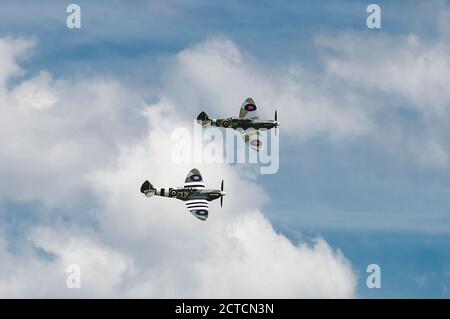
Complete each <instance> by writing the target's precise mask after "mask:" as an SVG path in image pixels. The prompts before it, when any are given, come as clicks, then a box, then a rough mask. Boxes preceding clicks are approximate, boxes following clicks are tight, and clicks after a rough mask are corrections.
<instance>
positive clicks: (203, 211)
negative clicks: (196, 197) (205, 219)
mask: <svg viewBox="0 0 450 319" xmlns="http://www.w3.org/2000/svg"><path fill="white" fill-rule="evenodd" d="M195 213H196V214H197V215H200V216H205V215H206V214H207V213H208V212H207V211H206V210H204V209H201V210H197V211H195Z"/></svg>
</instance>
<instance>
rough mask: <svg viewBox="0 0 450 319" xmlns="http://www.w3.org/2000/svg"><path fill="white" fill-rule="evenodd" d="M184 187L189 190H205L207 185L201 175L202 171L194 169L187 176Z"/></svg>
mask: <svg viewBox="0 0 450 319" xmlns="http://www.w3.org/2000/svg"><path fill="white" fill-rule="evenodd" d="M184 187H185V188H187V187H189V188H205V184H204V183H203V177H202V175H201V174H200V171H199V170H198V169H196V168H193V169H192V170H191V171H190V172H189V173H188V174H187V176H186V179H185V180H184Z"/></svg>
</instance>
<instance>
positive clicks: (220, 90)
mask: <svg viewBox="0 0 450 319" xmlns="http://www.w3.org/2000/svg"><path fill="white" fill-rule="evenodd" d="M327 85H328V84H327V83H326V82H325V81H324V80H323V79H320V78H319V79H318V78H317V76H315V75H313V74H309V73H307V72H305V71H303V70H302V69H301V68H300V67H299V66H295V65H288V66H284V67H283V68H279V67H275V66H274V67H270V66H267V67H261V63H258V61H257V60H255V59H254V58H252V57H251V56H248V55H246V54H245V53H243V52H242V51H241V50H240V49H239V48H237V47H236V45H235V44H234V43H233V42H231V41H229V40H227V39H213V40H211V41H207V42H204V43H201V44H198V45H196V46H194V47H191V48H188V49H186V50H183V51H182V52H181V53H180V54H179V55H178V57H177V59H176V61H175V63H174V65H173V70H172V73H171V77H170V81H169V83H168V85H167V95H170V98H171V99H172V100H173V101H174V104H177V105H178V104H180V105H181V104H182V105H189V106H191V107H190V108H193V109H198V110H200V108H204V110H205V111H207V113H210V114H211V116H212V117H228V116H232V115H234V116H237V114H238V112H239V108H240V104H241V103H242V101H243V100H244V99H245V98H247V97H248V96H251V97H253V98H255V101H256V103H257V104H258V105H259V111H260V112H261V114H262V117H263V118H266V119H272V118H273V116H274V111H275V109H278V116H279V119H280V121H281V122H282V129H283V132H286V133H287V134H289V135H291V136H295V137H300V138H301V139H302V140H303V139H305V138H311V137H314V136H319V135H320V136H322V135H325V136H326V137H329V138H331V139H353V138H354V137H357V136H361V135H364V134H366V133H368V132H370V130H371V128H372V124H371V121H370V120H369V118H368V117H367V115H366V113H365V112H364V110H360V109H358V107H357V106H358V105H357V103H356V102H357V101H355V100H354V97H352V96H350V95H348V96H346V95H345V94H340V93H338V94H333V92H331V93H330V92H328V89H329V87H327ZM323 91H327V93H326V94H323Z"/></svg>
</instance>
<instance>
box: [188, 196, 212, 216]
mask: <svg viewBox="0 0 450 319" xmlns="http://www.w3.org/2000/svg"><path fill="white" fill-rule="evenodd" d="M185 203H186V207H187V209H188V210H189V211H190V212H191V214H192V215H194V216H195V217H197V218H198V219H200V220H203V221H205V220H207V219H208V201H207V200H206V199H190V200H187V201H186V202H185Z"/></svg>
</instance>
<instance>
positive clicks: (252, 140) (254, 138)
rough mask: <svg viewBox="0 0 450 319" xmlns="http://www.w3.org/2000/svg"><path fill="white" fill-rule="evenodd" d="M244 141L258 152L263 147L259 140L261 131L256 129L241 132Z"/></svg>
mask: <svg viewBox="0 0 450 319" xmlns="http://www.w3.org/2000/svg"><path fill="white" fill-rule="evenodd" d="M242 137H243V138H244V141H245V143H247V144H248V145H249V146H250V148H251V149H253V150H255V151H257V152H259V151H260V150H262V148H263V143H262V140H261V132H260V131H258V130H252V131H248V132H244V133H242Z"/></svg>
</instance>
